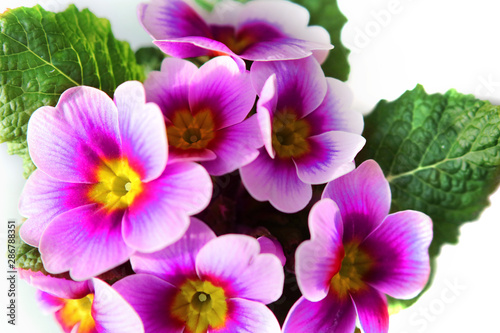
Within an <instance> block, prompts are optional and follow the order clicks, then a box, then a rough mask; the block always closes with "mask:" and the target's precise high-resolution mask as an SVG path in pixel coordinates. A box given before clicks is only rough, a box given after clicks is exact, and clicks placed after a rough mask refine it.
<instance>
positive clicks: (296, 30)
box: [138, 0, 333, 67]
mask: <svg viewBox="0 0 500 333" xmlns="http://www.w3.org/2000/svg"><path fill="white" fill-rule="evenodd" d="M189 3H190V4H191V3H193V2H189ZM190 4H188V3H187V1H184V0H153V1H151V2H150V3H148V4H141V5H139V7H138V16H139V20H140V21H141V23H142V25H143V27H144V28H145V29H146V30H147V31H148V33H149V34H150V35H151V36H152V37H153V38H154V39H156V40H155V41H154V43H155V44H156V45H157V46H158V47H159V48H160V49H161V50H162V51H163V52H165V53H166V54H168V55H171V56H173V57H177V58H190V57H198V56H216V55H229V56H232V57H233V58H234V59H235V60H236V61H238V63H239V65H240V67H244V62H243V61H242V60H241V59H245V60H250V61H271V60H289V59H300V58H305V57H308V56H310V55H312V54H314V55H315V56H316V57H317V59H318V60H319V61H320V62H323V61H324V60H325V59H326V56H327V55H328V51H329V50H330V49H331V48H332V47H333V46H332V45H331V44H330V35H329V34H328V32H327V31H326V30H325V29H324V28H322V27H319V26H310V27H308V26H307V25H308V23H309V12H308V11H307V10H306V9H305V8H304V7H301V6H299V5H297V4H294V3H291V2H289V1H282V0H277V1H276V0H274V1H250V2H248V3H246V4H241V3H237V2H235V1H222V2H219V3H217V4H216V5H215V7H214V9H213V11H212V12H211V13H207V12H205V11H204V10H202V9H201V8H198V7H197V6H196V5H193V6H191V5H190Z"/></svg>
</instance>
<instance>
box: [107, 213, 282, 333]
mask: <svg viewBox="0 0 500 333" xmlns="http://www.w3.org/2000/svg"><path fill="white" fill-rule="evenodd" d="M131 262H132V267H133V269H134V271H135V272H136V273H137V274H135V275H130V276H127V277H125V278H124V279H122V280H120V281H118V282H116V283H115V284H114V285H113V288H115V289H116V290H117V291H118V292H119V293H120V294H121V295H122V296H123V297H124V298H125V299H126V300H127V301H128V302H129V304H130V305H132V307H133V308H134V309H135V310H136V311H137V313H138V314H139V316H140V317H141V319H142V322H143V323H144V329H145V330H146V332H149V333H156V332H172V333H173V332H179V333H181V332H185V333H206V332H214V333H215V332H218V333H233V332H247V333H254V332H260V333H280V332H281V329H280V326H279V323H278V321H277V319H276V317H275V316H274V314H273V313H272V312H271V310H270V309H269V308H267V307H266V306H265V304H268V303H271V302H274V301H276V300H277V299H278V298H279V297H280V296H281V293H282V291H283V283H284V273H283V267H282V266H281V263H280V260H279V259H278V258H277V257H276V256H275V255H274V254H270V253H263V251H262V250H261V248H260V246H259V242H258V241H257V240H256V239H255V238H253V237H250V236H245V235H223V236H220V237H216V236H215V234H214V233H213V231H212V230H210V228H209V227H208V226H207V225H206V224H204V223H203V222H201V221H199V220H197V219H195V218H192V221H191V224H190V226H189V229H188V231H187V232H186V234H185V235H184V236H183V237H182V238H181V239H180V240H179V241H177V242H176V243H174V244H172V245H170V246H167V247H166V248H165V249H163V250H161V251H159V252H156V253H150V254H137V255H134V256H133V257H132V258H131Z"/></svg>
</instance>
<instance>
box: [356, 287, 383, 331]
mask: <svg viewBox="0 0 500 333" xmlns="http://www.w3.org/2000/svg"><path fill="white" fill-rule="evenodd" d="M350 294H351V298H352V300H353V302H354V306H355V307H356V312H357V313H358V318H359V321H360V323H361V327H362V328H363V332H366V333H387V332H388V331H389V312H388V310H387V300H386V298H385V296H384V295H382V294H381V293H379V292H378V291H377V290H375V289H373V288H371V287H369V286H367V287H366V289H362V290H359V291H358V292H352V291H350Z"/></svg>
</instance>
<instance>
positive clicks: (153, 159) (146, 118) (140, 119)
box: [114, 81, 168, 182]
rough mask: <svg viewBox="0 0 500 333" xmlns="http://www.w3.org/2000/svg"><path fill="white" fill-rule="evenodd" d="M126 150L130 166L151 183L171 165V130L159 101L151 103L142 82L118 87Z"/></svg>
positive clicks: (119, 110)
mask: <svg viewBox="0 0 500 333" xmlns="http://www.w3.org/2000/svg"><path fill="white" fill-rule="evenodd" d="M114 100H115V103H116V106H117V108H118V120H119V126H120V135H121V138H122V153H123V155H124V156H125V157H126V158H127V160H128V162H129V164H130V166H131V167H132V168H133V169H134V170H136V171H137V172H138V173H139V175H140V176H141V180H142V181H144V182H148V181H150V180H152V179H156V178H158V177H159V176H160V175H161V174H162V172H163V170H164V169H165V166H166V165H167V152H168V147H167V133H166V130H165V124H164V121H163V115H162V113H161V111H160V109H159V108H158V106H157V105H156V104H153V103H147V104H146V95H145V91H144V87H143V86H142V84H141V83H140V82H137V81H129V82H125V83H123V84H121V85H120V86H118V88H116V91H115V94H114Z"/></svg>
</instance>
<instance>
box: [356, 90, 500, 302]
mask: <svg viewBox="0 0 500 333" xmlns="http://www.w3.org/2000/svg"><path fill="white" fill-rule="evenodd" d="M363 136H364V137H365V138H366V140H367V144H366V147H365V148H364V149H363V150H362V151H361V153H360V154H359V155H358V157H357V162H358V164H359V163H361V162H362V161H365V160H367V159H374V160H376V161H377V162H378V163H379V164H380V167H381V168H382V170H383V171H384V174H385V175H386V177H387V180H388V181H389V184H390V186H391V191H392V205H391V211H393V212H395V211H401V210H406V209H413V210H418V211H421V212H424V213H426V214H427V215H429V216H430V217H431V218H432V220H433V224H434V238H433V241H432V244H431V246H430V249H429V253H430V255H431V258H435V257H436V256H437V255H438V254H439V251H440V249H441V246H442V245H443V244H446V243H457V242H458V236H459V228H460V226H461V225H462V224H463V223H465V222H469V221H473V220H475V219H477V218H478V216H479V214H480V213H481V212H482V211H483V209H484V208H486V207H487V206H488V205H489V200H488V197H489V195H490V194H491V193H492V192H494V191H495V190H496V188H497V187H498V184H499V182H500V167H499V166H500V141H499V140H500V106H494V105H491V104H490V103H489V102H485V101H480V100H478V99H476V98H475V97H474V96H472V95H462V94H460V93H458V92H456V91H455V90H450V91H448V92H447V93H446V94H444V95H441V94H434V95H428V94H427V93H426V92H425V91H424V88H423V87H422V86H420V85H419V86H417V87H416V88H415V89H414V90H412V91H407V92H405V93H404V94H403V95H402V96H401V97H400V98H398V99H397V100H395V101H393V102H387V101H381V102H379V104H378V105H377V106H376V108H375V110H374V111H373V112H372V113H371V114H370V115H368V116H367V117H366V119H365V130H364V133H363ZM407 303H410V302H407Z"/></svg>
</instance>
